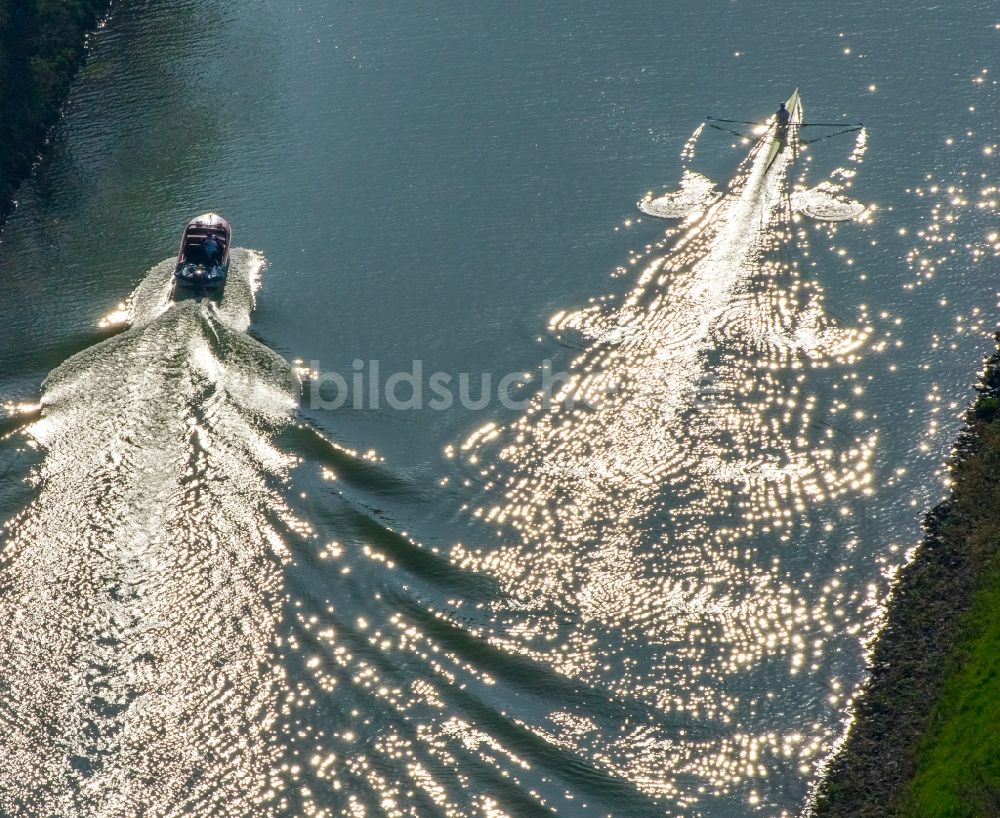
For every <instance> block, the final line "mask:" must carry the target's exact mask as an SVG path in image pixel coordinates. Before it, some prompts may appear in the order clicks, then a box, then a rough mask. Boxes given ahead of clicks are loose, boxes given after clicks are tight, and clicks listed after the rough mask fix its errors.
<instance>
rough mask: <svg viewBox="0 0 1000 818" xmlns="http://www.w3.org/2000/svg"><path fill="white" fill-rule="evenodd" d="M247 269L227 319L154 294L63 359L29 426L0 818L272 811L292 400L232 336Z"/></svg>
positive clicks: (9, 630)
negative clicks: (30, 497)
mask: <svg viewBox="0 0 1000 818" xmlns="http://www.w3.org/2000/svg"><path fill="white" fill-rule="evenodd" d="M263 264H264V259H263V257H262V256H261V255H259V254H257V253H254V252H252V251H247V250H234V253H233V263H232V268H231V271H230V280H229V282H228V283H227V285H226V291H225V295H224V297H223V299H222V301H221V303H220V304H218V305H216V304H213V303H211V302H207V301H203V302H200V303H199V302H196V301H188V302H182V303H178V304H173V303H172V302H170V300H169V297H168V295H169V274H170V270H171V268H172V263H171V262H170V261H165V262H163V263H162V264H160V265H158V266H157V267H156V268H154V269H153V270H152V271H151V272H150V273H149V275H148V276H147V277H146V279H145V280H144V281H143V282H142V284H141V285H140V286H139V288H138V290H137V291H136V293H135V295H134V296H133V300H132V306H131V309H132V327H131V328H130V329H128V330H127V331H125V332H123V333H121V334H119V335H117V336H115V337H113V338H111V339H109V340H107V341H104V342H102V343H100V344H98V345H96V346H94V347H91V348H90V349H87V350H85V351H84V352H81V353H80V354H78V355H75V356H74V357H72V358H70V359H69V360H67V361H66V362H65V363H64V364H62V365H61V366H59V367H58V368H57V369H56V370H54V371H53V372H52V373H51V374H50V375H49V377H48V379H47V380H46V381H45V383H44V385H43V394H42V401H41V402H42V413H41V417H40V418H39V419H38V420H37V421H35V422H34V423H32V424H31V425H30V426H28V427H27V428H26V430H25V435H26V437H27V444H28V445H29V446H32V447H36V448H40V449H41V450H42V452H43V453H44V459H43V460H42V462H41V465H40V467H39V468H38V469H37V471H36V472H35V473H34V474H33V475H32V479H33V480H34V482H35V484H36V488H37V495H36V497H35V499H34V501H33V502H32V503H31V504H30V505H29V506H28V507H27V508H25V509H24V510H23V511H22V512H21V513H20V514H18V515H17V516H16V517H15V518H14V519H12V520H11V521H10V522H8V523H7V525H6V527H5V530H4V532H3V539H4V542H3V546H2V562H0V733H2V734H3V735H4V737H5V740H4V750H5V759H4V764H3V766H2V772H0V812H3V813H4V814H6V815H11V816H21V815H24V816H28V815H30V816H53V818H54V816H63V818H69V817H70V816H74V817H75V816H81V818H82V817H83V816H86V818H96V816H122V815H139V814H142V815H150V816H152V815H157V816H181V815H226V816H236V815H267V814H270V812H271V811H272V807H273V801H274V794H273V792H271V783H272V782H271V781H270V778H269V774H270V768H271V765H272V762H273V760H274V758H275V755H276V753H277V752H278V751H277V749H276V743H275V742H274V741H273V740H272V739H271V738H270V736H269V731H270V728H271V726H272V724H273V723H274V721H275V719H276V712H277V705H276V701H277V695H278V691H279V689H280V685H281V680H280V672H279V671H278V670H277V669H276V666H275V665H274V664H273V663H271V661H270V658H271V650H272V644H273V642H274V629H275V624H276V622H275V620H276V617H277V615H278V614H277V613H276V611H280V605H275V604H274V599H275V597H276V595H277V594H278V592H279V590H280V588H281V574H280V567H281V563H282V560H283V559H284V557H285V544H284V537H285V536H286V533H285V532H287V526H288V525H289V524H292V521H291V519H290V515H289V513H288V511H287V508H286V506H285V505H284V503H283V501H282V499H281V496H280V492H279V488H280V482H281V481H282V479H283V478H284V475H285V472H286V469H287V467H288V465H289V462H288V459H287V458H286V457H285V456H284V455H282V454H281V453H279V451H278V450H277V449H275V448H274V447H273V446H272V444H271V442H270V436H271V435H272V433H273V432H274V431H275V430H276V429H277V428H279V427H280V426H281V425H282V424H284V422H285V421H286V420H287V419H288V418H289V416H290V414H291V413H292V412H293V411H294V408H295V406H296V405H297V396H298V382H297V380H296V378H295V376H294V374H293V373H292V371H291V369H290V368H289V366H288V364H287V363H286V362H285V361H284V360H282V359H281V358H280V357H279V356H278V355H276V354H275V353H273V352H271V351H270V350H268V349H267V348H266V347H264V346H263V345H261V344H259V343H257V342H256V341H254V340H252V339H251V338H249V337H247V336H246V335H244V334H243V330H245V329H246V328H247V326H248V325H249V320H250V311H251V309H252V307H253V291H254V287H255V281H256V279H257V276H258V275H259V272H260V270H261V268H262V266H263Z"/></svg>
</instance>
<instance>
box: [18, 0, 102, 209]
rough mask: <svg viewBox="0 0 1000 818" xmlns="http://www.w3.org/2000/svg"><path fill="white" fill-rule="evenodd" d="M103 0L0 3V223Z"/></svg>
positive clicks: (36, 153)
mask: <svg viewBox="0 0 1000 818" xmlns="http://www.w3.org/2000/svg"><path fill="white" fill-rule="evenodd" d="M109 7H110V2H109V0H0V224H2V222H3V221H4V220H5V219H6V218H7V216H8V215H9V214H10V211H11V209H12V207H13V200H14V196H15V194H16V192H17V188H18V186H19V185H20V184H21V182H23V181H24V180H25V179H26V178H27V177H28V176H29V175H30V173H31V168H32V165H33V164H34V163H35V162H36V161H37V160H38V158H39V155H40V153H41V151H42V147H43V145H44V143H45V135H46V133H48V130H49V128H51V127H52V125H53V124H54V123H55V122H56V120H57V119H58V118H59V109H60V108H61V107H62V104H63V102H64V101H65V99H66V94H67V92H68V91H69V85H70V82H71V80H72V79H73V76H74V75H75V74H76V71H77V69H78V68H79V67H80V64H81V63H82V62H83V57H84V40H85V37H86V34H87V32H88V31H91V30H92V29H93V28H94V27H95V26H96V25H97V23H98V21H99V20H100V19H101V18H102V17H103V16H105V15H106V14H107V12H108V9H109Z"/></svg>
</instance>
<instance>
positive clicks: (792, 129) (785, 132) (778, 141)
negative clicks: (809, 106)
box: [764, 88, 802, 172]
mask: <svg viewBox="0 0 1000 818" xmlns="http://www.w3.org/2000/svg"><path fill="white" fill-rule="evenodd" d="M785 108H787V109H788V113H789V117H788V125H786V126H785V127H784V128H782V127H781V126H779V125H778V120H777V115H772V116H771V118H770V119H769V120H768V129H767V135H766V136H765V137H764V138H765V139H768V140H770V142H769V143H768V147H767V159H766V161H765V162H764V169H765V172H766V171H767V170H770V169H771V165H773V164H774V160H775V159H777V158H778V153H780V151H781V149H782V148H784V147H787V146H788V145H790V144H794V140H795V139H796V137H797V136H798V130H799V126H800V125H801V124H802V100H801V99H799V89H798V88H796V89H795V90H794V91H792V95H791V96H790V97H789V98H788V102H786V103H785Z"/></svg>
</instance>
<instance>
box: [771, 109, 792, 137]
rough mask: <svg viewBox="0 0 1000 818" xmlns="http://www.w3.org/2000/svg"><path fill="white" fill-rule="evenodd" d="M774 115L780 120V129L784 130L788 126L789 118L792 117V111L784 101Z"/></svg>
mask: <svg viewBox="0 0 1000 818" xmlns="http://www.w3.org/2000/svg"><path fill="white" fill-rule="evenodd" d="M774 116H775V117H776V119H777V121H778V130H779V131H781V132H784V130H785V128H787V127H788V120H790V119H791V118H792V114H791V112H790V111H789V110H788V109H787V108H786V107H785V103H784V102H782V103H781V106H780V107H779V108H778V110H777V111H775V114H774Z"/></svg>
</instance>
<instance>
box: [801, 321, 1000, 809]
mask: <svg viewBox="0 0 1000 818" xmlns="http://www.w3.org/2000/svg"><path fill="white" fill-rule="evenodd" d="M997 342H998V344H1000V333H998V334H997ZM977 390H978V392H979V396H978V399H977V401H976V403H975V405H974V406H973V408H972V409H970V410H969V412H968V414H967V418H966V424H965V427H964V429H963V431H962V432H961V434H960V435H959V438H958V442H957V444H956V447H955V450H954V453H953V455H952V461H951V470H952V481H953V482H952V491H951V496H950V497H949V498H948V499H947V500H945V501H944V502H942V503H941V504H940V505H938V506H937V507H936V508H935V509H933V511H931V512H930V513H929V514H928V515H927V518H926V521H925V536H924V540H923V543H922V544H921V546H920V547H919V549H918V550H917V553H916V556H915V557H914V559H913V561H912V562H911V563H910V564H909V565H907V566H906V567H905V568H904V569H903V571H902V572H901V575H900V577H899V582H898V584H897V586H896V588H895V591H894V594H893V597H892V600H891V602H890V605H889V610H888V618H887V622H886V626H885V628H884V630H883V631H882V634H881V636H880V638H879V641H878V643H877V645H876V647H875V650H874V654H873V662H872V667H871V675H870V678H869V681H868V682H867V684H866V685H865V687H864V689H863V690H862V692H861V694H860V696H859V698H858V700H857V702H856V707H855V721H854V724H853V726H852V728H851V730H850V733H849V735H848V737H847V741H846V743H845V745H844V747H843V748H842V750H841V752H840V753H839V755H838V756H837V757H836V758H835V759H834V760H833V762H832V764H831V766H830V768H829V770H828V774H827V776H826V778H825V781H824V782H823V784H822V785H821V787H820V790H819V792H818V794H817V799H816V803H815V804H814V814H815V815H816V816H823V818H827V817H828V816H838V818H839V816H843V818H869V817H870V818H890V816H894V817H895V818H902V817H903V816H906V818H916V817H917V816H920V818H923V817H924V816H928V818H930V816H934V818H952V817H954V818H966V816H969V818H973V817H981V818H985V817H986V816H1000V770H998V766H1000V724H998V723H997V717H998V714H1000V705H998V702H1000V651H998V650H997V634H998V632H1000V628H998V623H1000V548H998V544H1000V349H998V350H997V351H996V352H994V354H993V355H992V357H990V358H989V359H988V360H987V362H986V367H985V370H984V373H983V376H982V379H981V382H980V384H979V385H978V387H977Z"/></svg>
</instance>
